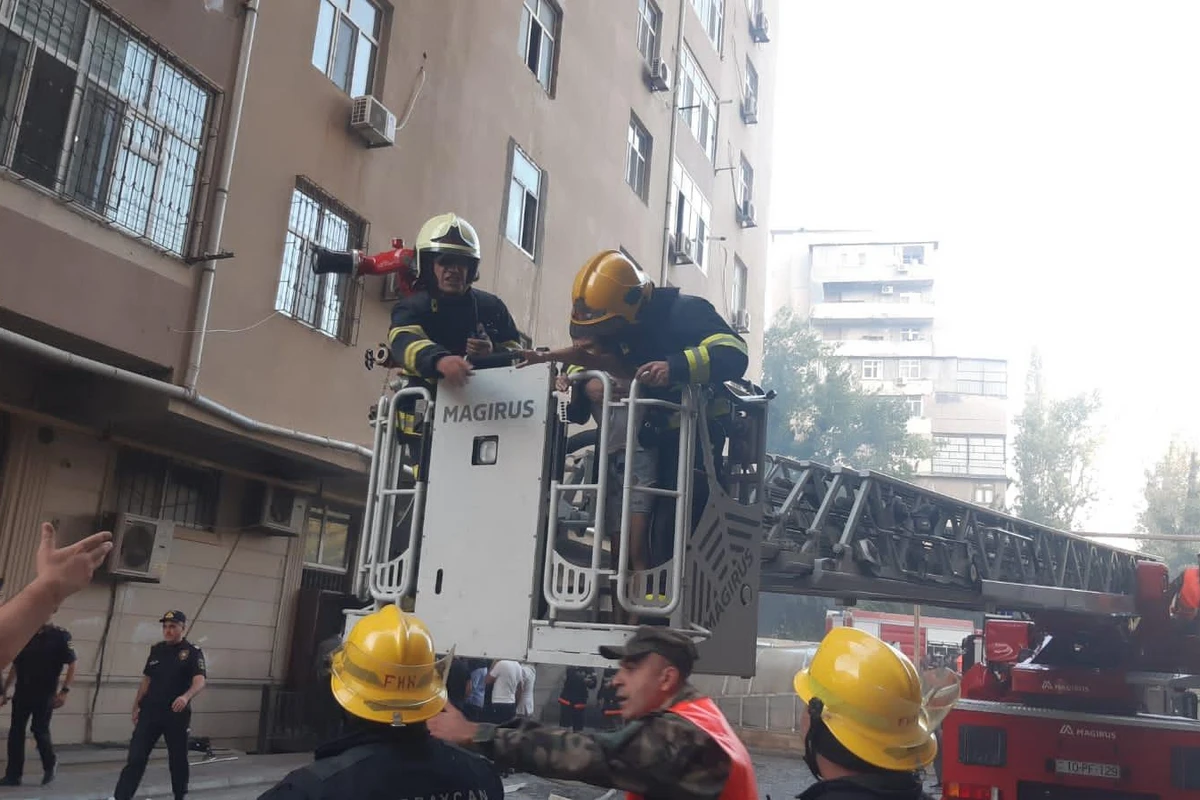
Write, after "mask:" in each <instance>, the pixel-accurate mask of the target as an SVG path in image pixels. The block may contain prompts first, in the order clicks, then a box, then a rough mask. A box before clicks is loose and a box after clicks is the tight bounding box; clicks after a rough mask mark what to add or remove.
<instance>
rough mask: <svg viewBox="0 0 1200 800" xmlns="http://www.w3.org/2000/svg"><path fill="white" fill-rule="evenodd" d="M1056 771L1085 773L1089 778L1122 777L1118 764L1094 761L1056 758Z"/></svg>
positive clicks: (1063, 773) (1070, 773) (1068, 773)
mask: <svg viewBox="0 0 1200 800" xmlns="http://www.w3.org/2000/svg"><path fill="white" fill-rule="evenodd" d="M1054 771H1055V772H1057V773H1058V774H1059V775H1083V776H1086V777H1088V778H1111V779H1113V780H1120V779H1121V768H1120V767H1119V766H1118V765H1116V764H1097V763H1096V762H1094V761H1069V760H1067V759H1065V758H1058V759H1055V760H1054Z"/></svg>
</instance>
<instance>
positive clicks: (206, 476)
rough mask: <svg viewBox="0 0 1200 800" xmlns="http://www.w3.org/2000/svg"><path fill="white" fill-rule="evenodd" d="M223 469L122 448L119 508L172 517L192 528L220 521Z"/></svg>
mask: <svg viewBox="0 0 1200 800" xmlns="http://www.w3.org/2000/svg"><path fill="white" fill-rule="evenodd" d="M220 478H221V476H220V473H218V472H216V471H214V470H206V469H198V468H194V467H185V466H182V465H180V464H175V463H172V462H171V461H170V459H167V458H163V457H161V456H156V455H153V454H150V453H143V452H140V451H136V450H122V451H121V453H120V455H119V457H118V459H117V508H118V509H120V510H121V511H124V512H125V513H127V514H137V515H138V516H141V517H150V518H151V519H169V520H173V521H174V522H177V523H179V524H180V525H184V526H187V527H189V528H198V529H211V528H212V527H213V526H214V525H215V524H216V522H217V498H218V496H219V494H220Z"/></svg>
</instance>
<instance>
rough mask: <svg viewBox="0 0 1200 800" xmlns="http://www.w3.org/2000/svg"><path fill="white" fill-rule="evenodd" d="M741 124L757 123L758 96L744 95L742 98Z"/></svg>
mask: <svg viewBox="0 0 1200 800" xmlns="http://www.w3.org/2000/svg"><path fill="white" fill-rule="evenodd" d="M742 122H744V123H746V124H747V125H756V124H757V123H758V96H757V95H753V94H750V95H746V96H745V97H743V98H742Z"/></svg>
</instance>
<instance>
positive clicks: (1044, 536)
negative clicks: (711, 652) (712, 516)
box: [762, 457, 1200, 800]
mask: <svg viewBox="0 0 1200 800" xmlns="http://www.w3.org/2000/svg"><path fill="white" fill-rule="evenodd" d="M766 484H767V487H766V488H767V493H768V506H769V517H768V533H767V536H766V538H765V540H764V542H763V551H764V552H763V556H764V563H763V571H762V588H763V590H765V591H781V592H790V593H796V594H820V595H825V596H828V597H834V598H839V599H841V600H842V601H843V602H845V603H846V604H848V605H853V603H854V602H856V601H857V600H860V599H862V600H866V599H872V600H890V601H905V600H907V601H909V602H912V603H919V604H922V605H924V606H943V607H956V608H964V609H972V610H975V611H981V612H984V613H985V614H987V615H989V616H988V617H987V618H986V619H985V621H984V627H983V632H982V634H978V633H969V638H968V639H967V642H966V645H967V646H966V648H965V652H964V654H963V655H964V660H963V672H964V675H963V681H962V687H961V691H962V699H960V700H959V701H958V703H957V704H955V706H954V708H953V710H951V711H950V713H949V715H948V716H947V717H946V719H945V721H944V723H943V726H942V729H941V744H942V753H941V778H942V787H943V797H946V798H979V799H980V800H1200V722H1198V721H1197V720H1196V716H1197V714H1196V707H1195V698H1196V695H1195V694H1194V693H1192V691H1191V690H1192V689H1196V688H1200V630H1198V629H1197V623H1196V621H1195V620H1191V621H1188V620H1181V619H1172V617H1171V612H1170V602H1171V597H1172V594H1173V591H1172V588H1169V586H1168V573H1167V569H1166V567H1165V565H1163V564H1162V563H1161V562H1160V561H1158V560H1157V559H1155V558H1153V557H1151V556H1148V555H1144V554H1142V553H1138V552H1135V551H1129V550H1125V549H1122V548H1119V547H1114V546H1111V545H1108V544H1105V543H1103V542H1099V541H1096V540H1094V539H1089V538H1087V537H1084V536H1081V535H1078V534H1072V533H1067V532H1063V531H1059V530H1055V529H1053V528H1046V527H1044V526H1040V525H1034V524H1032V523H1030V522H1027V521H1025V520H1021V519H1018V518H1016V517H1012V516H1008V515H1005V514H1001V513H998V512H996V511H994V510H992V509H988V508H984V507H982V506H975V505H973V504H971V503H966V502H963V501H961V500H957V499H955V498H951V497H948V496H946V495H943V494H939V493H937V492H931V491H929V490H926V489H924V488H922V487H918V486H914V485H912V484H910V483H907V482H904V481H900V480H897V479H895V478H892V477H889V476H886V475H881V474H879V473H875V472H868V471H857V470H851V469H846V468H838V467H833V468H830V467H825V466H822V465H819V464H814V463H811V462H793V461H789V460H788V459H784V458H778V457H775V458H774V459H773V461H772V466H771V469H770V470H768V473H767V479H766ZM864 614H866V612H863V611H858V610H854V611H853V612H852V615H853V617H854V618H855V620H854V623H853V624H855V625H856V626H858V621H857V620H858V619H859V618H862V617H863V616H864ZM898 630H899V629H897V631H898ZM880 633H882V624H881V631H880ZM885 638H886V637H885ZM911 639H912V629H911V623H910V627H909V632H908V640H907V641H909V642H911ZM903 645H904V641H901V646H902V647H903Z"/></svg>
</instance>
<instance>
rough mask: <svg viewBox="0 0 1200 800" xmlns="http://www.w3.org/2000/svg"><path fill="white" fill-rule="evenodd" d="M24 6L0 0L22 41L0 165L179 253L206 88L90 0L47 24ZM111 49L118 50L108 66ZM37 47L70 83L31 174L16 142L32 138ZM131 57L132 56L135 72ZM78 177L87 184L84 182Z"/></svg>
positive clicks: (207, 102) (191, 220)
mask: <svg viewBox="0 0 1200 800" xmlns="http://www.w3.org/2000/svg"><path fill="white" fill-rule="evenodd" d="M25 8H27V6H25V5H18V4H17V3H15V2H3V0H0V24H3V25H4V26H5V27H6V28H7V29H8V31H9V33H8V34H7V35H8V36H10V37H11V38H12V40H13V41H15V42H20V43H21V44H20V46H21V47H22V48H23V49H24V53H23V54H22V58H21V61H20V63H18V64H16V65H15V67H16V74H14V76H13V78H14V80H13V83H12V89H13V90H14V91H13V94H12V97H11V104H12V110H13V112H14V113H13V118H12V119H10V120H6V123H7V124H8V126H9V130H8V131H5V132H4V135H3V136H0V143H3V147H0V166H3V167H4V168H8V169H11V170H12V171H13V172H14V173H16V174H18V175H20V176H22V177H24V178H26V179H27V180H28V181H29V182H30V183H31V184H36V185H38V186H41V187H42V188H44V189H45V190H47V191H49V192H51V193H53V194H55V195H56V196H58V197H60V198H62V199H63V200H65V201H67V202H70V203H73V204H74V208H76V209H77V210H79V211H81V212H83V213H85V214H87V215H88V216H92V217H95V218H98V219H101V220H104V221H105V222H107V223H111V224H112V225H113V226H114V227H116V228H117V229H118V230H120V231H121V232H123V233H126V234H129V235H131V236H133V237H134V238H137V239H139V240H140V241H142V242H143V243H145V244H147V245H149V246H150V247H152V248H153V249H155V250H158V251H160V252H163V253H167V254H169V255H173V256H177V257H179V256H183V255H184V254H185V252H187V251H188V250H189V249H190V246H191V238H192V233H193V229H194V225H195V221H196V220H195V213H196V200H197V191H196V189H197V186H198V184H199V182H200V174H201V166H202V164H203V163H204V160H205V152H206V150H207V148H208V146H209V139H210V136H209V134H210V131H209V117H210V115H211V111H212V99H213V95H214V93H213V92H212V90H211V89H210V87H208V86H207V85H205V84H204V83H203V82H201V81H199V80H197V79H196V78H194V77H193V76H192V75H190V74H188V73H187V72H185V71H184V70H183V69H181V65H179V63H178V62H176V61H173V60H172V59H171V57H170V54H169V53H166V52H164V51H162V50H161V49H159V48H157V47H156V46H154V45H153V43H151V42H149V41H147V40H145V39H144V38H142V37H141V36H139V35H138V34H137V33H135V32H134V31H133V30H132V29H131V28H129V27H127V26H126V25H125V24H124V23H122V22H121V21H120V20H119V19H118V18H117V17H115V16H113V15H111V14H109V13H107V12H106V11H105V10H103V9H100V8H97V7H95V6H93V5H91V4H90V3H87V2H83V0H76V2H73V3H70V4H69V10H70V15H69V17H68V16H67V15H64V14H59V15H58V16H57V17H56V18H55V19H54V20H52V25H51V26H49V29H48V30H44V29H43V28H44V27H45V26H43V25H40V24H39V23H38V22H37V21H36V20H33V21H30V20H27V19H25V15H23V14H21V13H20V12H21V10H23V9H25ZM51 8H53V6H51ZM59 11H62V9H59ZM68 23H74V24H72V25H69V24H68ZM64 33H65V34H66V37H64V36H63V34H64ZM98 34H100V35H99V36H98ZM110 42H112V43H115V44H112V45H111V46H109V43H110ZM106 46H108V48H107V49H106ZM118 49H120V51H121V53H122V54H123V55H122V59H121V64H120V68H119V71H114V70H116V69H117V64H116V61H115V53H116V51H117V50H118ZM39 53H41V54H43V55H44V56H45V57H46V59H48V61H46V62H42V63H49V62H54V64H55V66H56V68H62V69H63V70H65V71H69V72H70V73H71V79H72V80H73V82H74V91H73V92H72V93H71V100H70V107H69V109H68V110H67V112H66V117H65V119H63V120H62V123H63V137H62V138H63V142H62V145H61V147H59V149H58V152H57V155H56V156H55V159H54V164H53V167H52V168H51V167H50V165H47V166H46V169H45V174H43V175H39V176H35V175H32V174H30V173H29V171H26V170H23V167H24V166H25V165H24V164H21V163H17V161H18V156H19V155H20V151H21V150H22V146H24V147H30V146H32V145H35V144H36V142H26V141H25V140H24V137H23V133H24V132H25V131H24V128H23V124H22V121H23V120H24V119H25V117H26V114H27V113H28V112H29V110H30V106H31V103H32V104H35V105H33V108H35V109H36V108H37V106H36V103H37V102H38V101H39V99H41V98H40V97H38V96H35V93H34V92H33V91H32V85H31V84H32V80H33V76H34V70H35V69H36V67H37V64H38V60H37V55H38V54H39ZM131 54H132V55H133V56H135V57H136V61H132V62H131V58H130V56H131ZM131 66H132V67H139V66H140V67H141V69H140V74H138V73H135V72H131V71H130V68H131ZM97 128H103V129H104V130H101V131H99V132H98V131H97ZM47 155H48V154H47ZM39 178H40V179H39ZM85 180H90V181H92V182H93V184H92V185H90V186H87V187H84V184H83V181H85ZM131 187H132V188H131Z"/></svg>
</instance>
